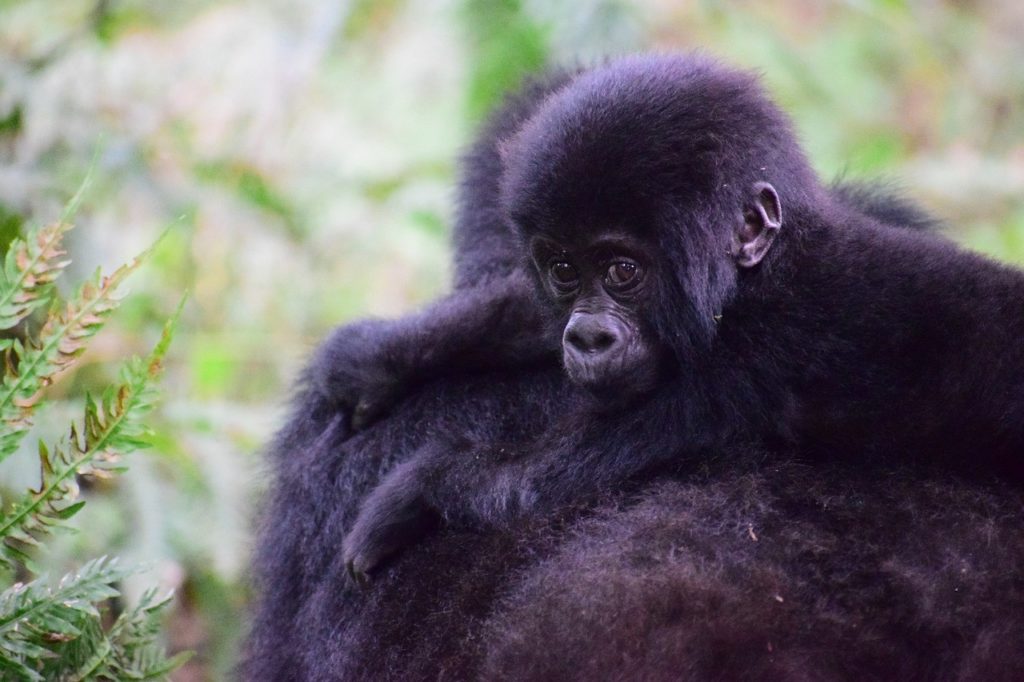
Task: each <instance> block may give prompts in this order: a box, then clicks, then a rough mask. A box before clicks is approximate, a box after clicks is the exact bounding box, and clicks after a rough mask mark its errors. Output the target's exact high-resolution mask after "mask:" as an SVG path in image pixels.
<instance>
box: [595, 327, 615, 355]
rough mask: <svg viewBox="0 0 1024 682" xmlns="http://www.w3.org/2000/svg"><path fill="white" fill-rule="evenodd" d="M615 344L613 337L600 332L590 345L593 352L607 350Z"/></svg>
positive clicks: (608, 333)
mask: <svg viewBox="0 0 1024 682" xmlns="http://www.w3.org/2000/svg"><path fill="white" fill-rule="evenodd" d="M614 344H615V337H614V336H613V335H612V334H611V333H610V332H607V331H600V332H598V333H597V334H595V335H594V339H593V343H592V344H591V346H592V349H593V350H594V351H603V350H608V349H609V348H611V347H612V346H613V345H614Z"/></svg>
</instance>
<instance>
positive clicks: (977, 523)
mask: <svg viewBox="0 0 1024 682" xmlns="http://www.w3.org/2000/svg"><path fill="white" fill-rule="evenodd" d="M566 78H567V77H560V78H556V79H555V80H554V81H551V82H550V83H549V85H547V86H540V87H538V88H534V89H533V90H528V91H527V92H526V94H525V95H524V96H522V97H520V98H519V99H517V100H513V102H512V104H510V105H509V106H508V107H506V108H505V109H504V110H503V111H502V112H501V113H499V115H498V116H497V117H496V119H495V121H494V122H493V123H492V124H491V126H490V127H489V128H488V129H487V130H486V131H485V133H484V135H483V137H482V139H481V141H480V143H478V145H477V146H476V148H475V150H474V152H473V154H472V155H471V157H470V159H469V162H468V164H467V176H466V179H465V182H464V184H463V188H464V197H465V199H464V202H463V205H462V212H461V215H460V220H459V225H458V232H457V247H458V249H459V251H458V254H457V257H456V260H457V271H458V275H457V282H456V285H457V286H456V292H455V294H453V296H452V297H451V298H450V299H448V300H447V301H445V302H444V303H442V304H439V307H438V308H436V309H435V310H434V311H431V313H428V314H426V315H424V316H422V317H421V318H419V319H413V320H412V321H402V322H397V323H370V324H364V325H360V326H356V327H349V328H345V329H343V330H342V331H341V332H339V334H338V335H336V336H335V337H334V338H333V339H332V340H331V341H329V342H328V344H326V345H325V347H324V350H323V351H322V353H321V354H320V356H319V357H318V361H317V362H315V363H314V364H313V366H312V367H311V369H310V375H309V376H308V377H307V382H306V387H305V388H304V389H303V391H302V392H301V395H300V396H299V397H298V398H297V400H296V409H295V412H294V415H293V418H292V420H291V422H290V423H289V425H288V426H287V427H286V428H285V429H284V430H283V431H282V432H281V433H280V434H279V436H278V439H277V441H276V442H275V444H274V446H273V455H274V458H273V462H274V466H275V472H274V473H275V490H274V492H273V498H272V503H271V507H270V510H269V513H268V514H267V517H266V522H265V524H264V531H263V536H262V538H261V541H260V542H261V544H260V552H259V562H258V566H257V570H258V575H259V582H260V588H261V591H262V596H261V601H260V605H259V608H258V611H257V618H256V623H255V626H254V632H253V635H252V637H251V639H250V641H249V646H248V650H247V655H246V660H245V661H244V663H243V673H244V677H245V679H256V680H289V679H296V680H300V679H317V680H321V679H322V680H328V679H377V678H380V677H382V676H383V677H391V678H396V679H410V678H412V679H416V678H436V677H453V678H458V679H463V678H467V677H475V676H479V677H483V678H485V679H491V678H496V677H498V678H500V677H503V676H505V677H509V678H515V679H523V678H537V679H546V678H551V677H555V678H562V677H569V678H592V677H598V676H599V677H605V678H608V677H610V678H626V677H630V678H634V677H636V678H652V679H662V678H664V679H706V678H709V677H726V678H732V677H745V676H749V677H754V678H763V677H770V678H783V679H788V678H793V679H807V678H812V679H814V678H821V677H825V678H854V677H856V678H861V677H876V678H877V677H882V676H899V677H930V678H948V679H964V678H967V679H970V678H984V679H998V678H999V677H1004V678H1005V679H1014V678H1019V677H1020V676H1021V675H1022V674H1024V658H1022V653H1021V652H1020V651H1019V647H1018V646H1017V644H1018V642H1019V640H1020V637H1021V633H1022V632H1024V622H1022V616H1021V613H1022V612H1024V609H1022V608H1021V607H1022V605H1024V585H1022V580H1021V578H1020V572H1019V567H1020V566H1021V565H1024V564H1022V561H1021V560H1022V559H1024V540H1022V538H1021V534H1020V532H1019V529H1020V527H1021V522H1022V521H1024V512H1022V501H1021V496H1020V493H1019V492H1017V491H1015V490H1001V489H998V488H994V487H991V486H983V485H982V484H973V483H963V482H951V481H949V480H947V479H946V478H945V477H944V475H942V474H938V473H936V474H929V475H925V474H922V473H920V472H916V473H908V472H906V471H900V470H898V469H896V470H893V469H890V468H886V467H884V465H883V464H881V463H880V462H881V461H883V460H882V459H880V458H876V459H873V460H872V463H870V464H865V465H864V466H861V467H859V468H857V469H852V468H849V467H848V466H847V465H843V464H840V463H827V464H819V465H816V466H815V467H813V468H806V467H804V466H801V465H799V464H793V463H788V462H786V461H785V460H783V459H780V458H779V455H778V453H775V454H773V455H772V456H771V457H770V458H766V457H763V456H761V455H760V454H759V453H758V452H757V451H751V450H746V449H743V448H739V447H735V448H728V449H725V450H722V451H719V452H717V453H715V455H714V456H711V457H707V458H703V459H695V458H690V459H687V460H683V461H672V462H671V463H670V464H671V466H668V467H661V468H660V469H658V470H653V471H646V472H644V475H643V476H631V477H628V478H622V479H621V480H615V481H614V485H611V486H608V489H606V490H598V491H593V490H583V491H581V492H582V495H581V499H584V500H586V504H582V503H581V504H580V506H576V507H572V506H567V505H564V504H563V505H559V506H557V507H554V508H553V510H549V511H546V512H545V513H538V514H533V515H526V516H522V517H519V516H517V517H515V522H514V523H511V524H507V525H505V526H504V527H501V528H499V529H496V530H491V531H488V532H487V533H479V532H474V530H473V528H472V527H469V528H465V529H460V528H458V527H454V528H445V529H443V531H442V532H439V533H435V534H432V535H429V536H428V537H427V539H426V540H425V541H424V542H422V543H420V544H418V545H415V546H413V547H412V548H411V549H408V550H407V551H405V552H404V553H402V554H401V555H400V556H399V557H398V558H397V559H396V560H395V561H392V562H391V563H389V564H385V565H384V566H383V567H382V568H381V569H380V570H378V571H377V572H376V573H375V574H374V578H375V579H374V581H373V583H372V584H371V585H370V586H369V587H368V588H367V589H366V590H365V591H359V590H356V589H355V588H354V587H353V586H352V585H351V584H350V582H349V581H348V580H347V579H346V574H347V569H348V566H347V565H346V563H347V562H346V560H345V557H343V556H342V554H341V551H340V548H341V546H342V542H343V540H344V538H345V535H346V531H347V530H349V529H350V528H351V526H352V524H353V521H354V519H355V517H356V511H357V505H358V503H359V502H360V500H362V499H363V498H364V497H365V496H366V495H367V493H368V492H369V491H370V490H371V489H373V488H374V487H375V486H376V485H377V483H378V482H379V481H380V480H381V479H382V477H383V476H385V475H386V474H387V473H388V472H389V471H391V470H392V469H393V467H394V465H395V464H396V463H398V462H401V461H403V460H407V459H408V458H409V457H410V456H412V455H413V453H419V454H417V456H421V454H422V452H423V451H424V448H428V449H429V448H433V447H436V434H457V435H459V436H460V437H463V438H465V439H466V440H467V441H469V442H471V443H501V442H506V443H516V442H521V441H522V440H523V437H522V436H523V434H532V433H541V432H546V431H549V430H551V429H552V428H553V427H554V426H555V425H556V424H558V422H559V420H560V419H561V415H562V412H563V411H564V409H565V406H566V405H567V404H574V403H575V402H576V401H577V400H578V399H579V398H578V395H577V391H576V389H575V388H573V387H571V386H569V385H568V384H567V382H566V381H564V379H563V376H562V371H561V369H560V368H559V367H557V365H555V364H554V363H553V362H550V357H551V355H552V353H553V352H554V348H555V347H556V346H554V345H550V346H549V345H546V344H543V343H538V342H537V339H536V338H534V339H533V341H534V343H533V344H532V345H531V344H529V343H527V342H528V341H529V335H525V336H524V337H523V338H516V337H515V336H509V335H505V334H498V333H497V332H495V334H496V338H494V339H492V343H490V344H487V345H486V347H487V348H488V349H490V350H493V349H494V348H496V347H498V346H500V345H502V344H507V345H509V346H510V347H512V349H513V353H514V354H516V356H517V357H519V358H527V359H529V360H531V361H532V362H533V365H532V366H529V368H528V369H526V370H525V371H524V370H521V369H516V370H513V371H509V370H508V369H505V368H503V367H501V366H499V367H496V368H490V369H488V368H487V367H486V365H487V361H486V358H485V357H474V350H476V349H479V348H480V347H481V346H480V345H479V344H478V342H477V340H478V338H479V337H478V336H477V335H475V334H469V333H466V334H460V332H461V331H462V330H465V329H477V328H479V327H480V326H481V325H480V324H479V323H480V322H481V320H483V321H484V322H486V321H487V316H492V317H494V316H497V319H498V320H499V321H500V319H502V318H503V317H512V318H514V319H516V320H518V321H523V320H526V321H530V320H532V321H533V322H531V323H530V324H526V325H522V326H523V327H524V328H527V329H530V328H532V327H533V325H534V324H535V325H536V329H542V328H543V326H544V319H543V315H542V314H541V313H540V312H537V311H533V310H531V309H529V308H528V307H523V304H521V303H519V302H518V301H519V300H520V299H518V298H516V297H514V296H506V295H505V294H506V292H508V291H514V290H516V287H520V286H521V285H522V282H521V281H520V275H521V267H520V266H521V257H520V254H519V250H518V246H517V244H516V243H515V241H514V240H512V239H509V238H508V236H507V235H506V236H504V237H503V236H502V233H501V231H500V229H498V226H499V225H502V224H503V223H502V221H501V220H500V217H499V216H500V214H499V208H498V202H497V195H498V191H497V183H498V177H499V176H500V174H501V162H500V159H499V154H498V149H497V148H498V141H499V140H503V139H505V138H507V137H509V136H510V134H511V133H512V132H514V131H516V130H518V128H519V127H520V126H521V125H522V123H523V121H524V120H526V119H527V118H529V116H530V115H531V112H532V110H533V108H534V107H535V106H536V103H537V102H540V101H542V100H543V98H544V97H545V95H546V94H547V93H548V92H549V91H552V90H556V89H557V88H558V87H559V84H560V83H562V82H564V81H565V79H566ZM865 196H866V197H867V199H865ZM844 197H845V200H846V201H847V202H848V203H849V202H853V203H855V204H856V205H857V207H858V210H860V211H862V212H864V213H870V214H872V215H874V216H876V217H879V218H882V219H884V220H889V221H890V222H901V223H911V222H916V221H918V218H917V216H916V214H914V213H913V212H907V210H906V207H903V206H901V205H900V204H898V203H894V202H893V201H892V200H887V199H879V198H878V197H877V196H876V195H856V194H854V195H849V194H846V195H844ZM771 204H772V201H771V197H770V196H768V198H767V199H766V200H765V205H766V206H767V208H766V209H765V210H766V215H767V221H768V222H770V221H771V220H772V219H773V216H772V210H770V209H772V208H773V207H772V206H771ZM872 229H895V228H892V227H889V228H884V227H883V226H878V225H876V226H875V227H874V228H872ZM754 236H756V235H754ZM754 255H755V256H757V254H754ZM494 273H498V274H497V275H495V274H494ZM495 277H498V278H503V283H502V284H496V282H495V281H494V279H493V278H495ZM495 301H497V303H495ZM516 306H518V307H516ZM439 313H440V314H439ZM431 325H434V327H433V329H432V328H431ZM395 326H397V331H399V332H403V333H404V332H410V334H406V336H410V335H411V336H412V337H413V338H419V339H421V340H424V343H421V344H419V345H418V346H417V347H416V352H418V353H419V354H420V356H422V355H423V349H424V347H426V348H428V349H430V350H433V348H434V345H432V344H431V343H430V340H431V339H433V338H436V337H437V334H434V333H431V332H432V331H434V332H436V331H437V330H440V331H444V332H446V334H447V336H446V337H445V338H446V342H445V343H444V344H440V348H442V350H443V351H444V352H440V353H436V354H433V355H429V354H428V357H429V358H431V359H433V360H435V361H437V360H440V361H439V362H434V363H430V362H419V359H420V358H419V357H416V356H414V357H402V356H403V354H402V353H399V352H397V351H395V349H396V348H399V349H401V348H402V347H403V346H402V345H401V344H398V345H395V346H388V343H390V342H389V339H390V338H392V337H393V336H394V334H393V332H395V331H396V328H395ZM487 327H488V325H486V324H484V325H483V328H485V329H486V328H487ZM499 328H500V325H496V326H495V329H499ZM583 331H584V332H585V331H586V330H583ZM399 336H402V334H399ZM353 337H362V341H363V342H362V344H356V346H353V345H352V344H351V343H350V342H349V340H350V339H351V338H353ZM461 337H465V338H467V339H472V342H470V341H466V342H465V343H464V344H463V346H462V347H460V345H459V344H458V343H454V344H453V343H451V339H454V340H455V341H458V340H459V338H461ZM339 338H340V339H342V341H343V342H342V343H338V342H337V341H338V339H339ZM524 339H525V340H524ZM376 343H383V344H384V345H385V347H386V348H387V349H388V350H389V351H391V355H392V359H393V360H394V362H393V363H392V367H399V368H401V367H402V365H403V361H408V362H407V363H406V365H410V364H411V366H413V367H419V366H424V367H428V368H429V367H435V368H437V367H440V368H442V369H445V370H450V371H446V372H445V373H441V374H440V376H431V375H430V373H429V372H427V373H426V375H424V376H420V377H417V379H419V381H416V382H412V383H410V382H407V381H394V380H389V381H379V380H378V379H379V378H380V371H379V370H380V365H379V364H377V365H375V364H374V363H362V362H354V361H353V360H359V359H360V358H358V357H355V358H353V357H352V355H351V354H352V349H353V348H354V347H355V348H357V349H358V348H365V349H371V348H374V347H375V344H376ZM366 352H369V351H366ZM445 353H447V355H446V354H445ZM531 353H532V355H531ZM477 355H479V352H477ZM367 367H369V368H370V369H371V373H373V374H375V376H373V377H370V378H369V380H367V381H365V382H363V384H362V385H361V386H360V390H358V391H356V392H355V393H352V392H350V391H349V387H350V386H351V385H353V382H351V381H350V380H351V378H352V377H351V376H348V377H345V376H342V377H341V379H340V380H339V379H338V370H339V368H342V369H344V368H349V369H348V370H346V371H349V372H353V371H355V369H352V368H367ZM462 368H467V369H472V370H474V371H472V372H464V371H460V370H461V369H462ZM481 369H482V370H483V371H482V372H481ZM570 370H571V368H570ZM402 371H405V370H404V369H403V370H402ZM499 382H500V383H499ZM356 383H358V382H356ZM367 386H369V387H371V388H372V387H374V386H378V387H383V388H379V389H376V390H366V387H367ZM496 386H500V387H499V388H496ZM399 388H400V389H401V390H402V391H404V390H409V391H411V395H410V396H409V398H408V399H407V400H404V401H403V402H402V403H400V404H399V405H398V406H397V409H396V410H395V411H394V413H393V414H392V415H391V417H389V418H388V419H387V420H385V421H382V422H380V423H378V424H377V425H376V426H375V427H374V428H370V429H367V430H365V431H362V432H360V433H356V434H355V435H354V436H352V437H351V438H348V437H349V436H350V435H351V432H350V428H349V424H348V418H347V414H348V408H350V407H352V408H354V409H355V418H356V420H357V421H359V422H368V421H369V420H370V419H372V417H373V416H376V414H378V413H379V412H380V410H381V406H387V405H388V404H389V403H390V402H391V401H392V400H393V398H394V394H395V391H396V390H398V389H399ZM339 403H340V404H339ZM651 445H652V447H653V448H654V449H657V446H658V444H657V443H651ZM635 455H636V457H637V458H638V459H639V460H641V461H642V460H644V458H645V456H646V455H645V453H644V452H635ZM593 478H594V476H593V475H592V474H591V475H589V476H585V477H584V480H587V481H589V480H592V479H593ZM549 509H550V508H549ZM393 511H394V510H389V512H393ZM419 511H420V510H416V509H412V510H411V512H412V513H410V515H409V516H408V517H407V518H404V519H403V518H399V519H398V520H397V521H398V525H404V528H403V533H404V534H406V537H404V538H403V539H404V540H407V539H408V535H407V534H408V533H409V532H410V529H414V530H415V532H416V535H417V536H418V535H420V534H421V533H422V531H424V530H426V528H425V527H424V524H427V523H430V522H431V519H432V517H431V515H430V514H420V513H418V512H419ZM391 520H394V519H391Z"/></svg>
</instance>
